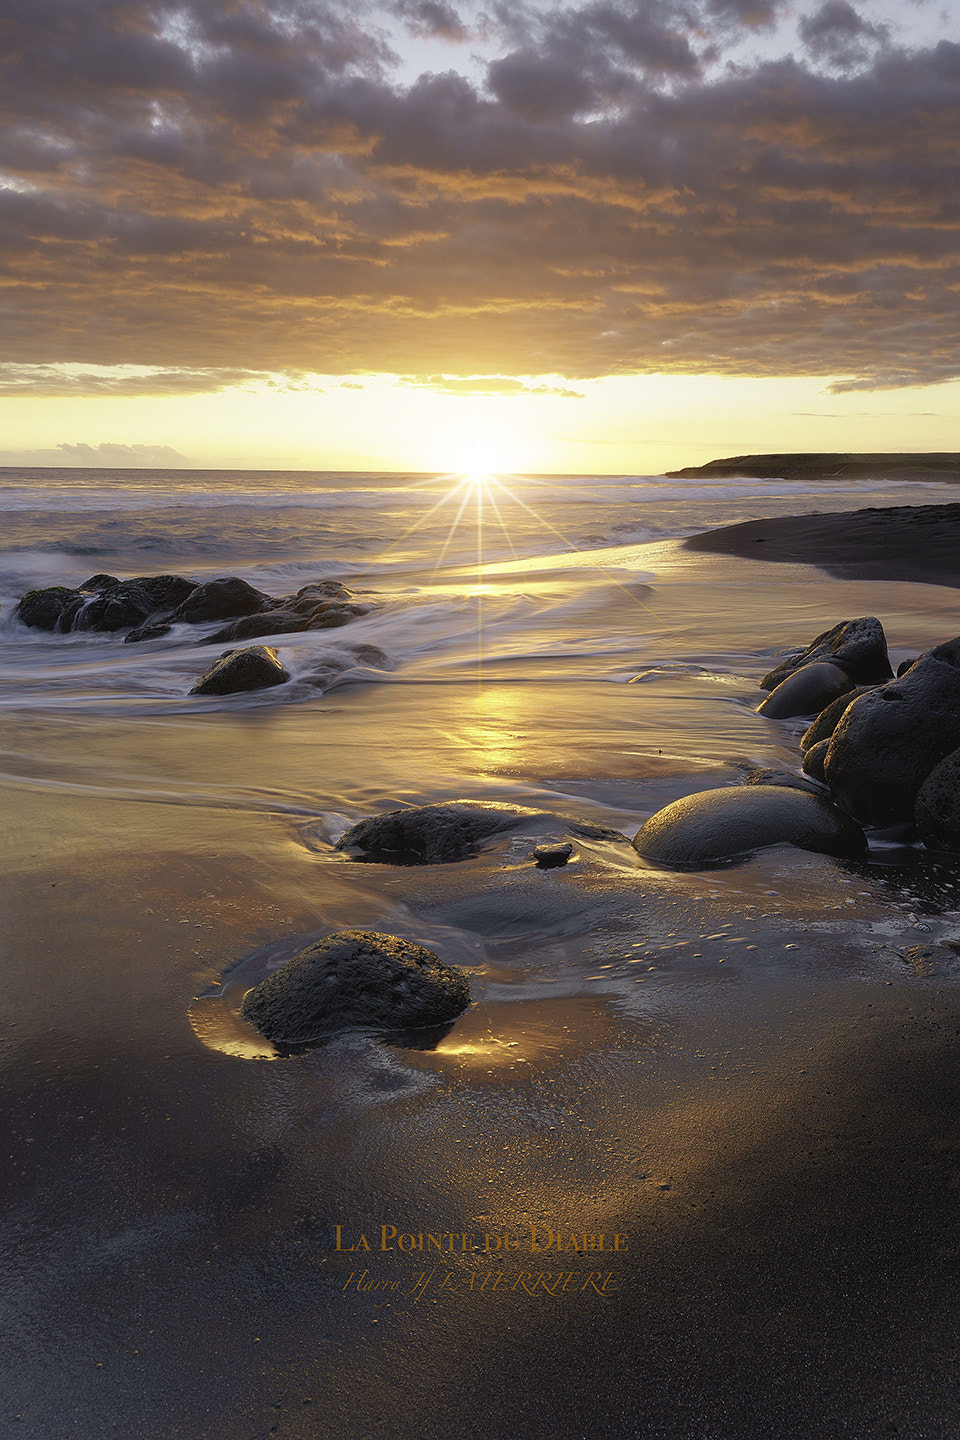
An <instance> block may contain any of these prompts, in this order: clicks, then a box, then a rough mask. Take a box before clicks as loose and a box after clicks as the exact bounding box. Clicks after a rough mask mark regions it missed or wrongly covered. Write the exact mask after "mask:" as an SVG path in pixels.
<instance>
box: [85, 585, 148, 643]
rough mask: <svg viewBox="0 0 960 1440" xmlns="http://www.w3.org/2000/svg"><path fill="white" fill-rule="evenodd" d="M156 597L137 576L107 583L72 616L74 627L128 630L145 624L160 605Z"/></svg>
mask: <svg viewBox="0 0 960 1440" xmlns="http://www.w3.org/2000/svg"><path fill="white" fill-rule="evenodd" d="M156 608H157V607H156V605H155V604H154V602H153V600H152V599H151V598H150V596H149V595H148V594H147V592H146V590H144V589H143V587H142V586H141V585H138V584H137V582H136V581H135V580H125V581H123V582H120V583H118V584H116V585H112V586H109V587H107V586H104V587H103V588H101V590H100V591H99V592H98V593H97V594H96V595H95V596H94V597H93V599H91V600H86V601H85V602H84V604H83V605H82V606H81V607H80V608H79V609H78V610H77V611H76V612H75V614H74V615H73V616H72V624H71V628H72V629H74V630H106V631H114V630H125V629H127V628H128V627H129V626H133V625H142V624H143V623H144V621H145V620H146V619H147V617H148V616H150V615H152V614H153V612H154V610H155V609H156Z"/></svg>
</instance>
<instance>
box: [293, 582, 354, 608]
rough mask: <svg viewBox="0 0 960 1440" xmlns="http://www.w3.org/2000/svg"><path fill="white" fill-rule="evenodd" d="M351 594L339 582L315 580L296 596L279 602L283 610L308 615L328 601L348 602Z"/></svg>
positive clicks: (303, 587) (302, 587)
mask: <svg viewBox="0 0 960 1440" xmlns="http://www.w3.org/2000/svg"><path fill="white" fill-rule="evenodd" d="M350 596H351V592H350V591H349V590H348V589H347V587H346V586H345V585H341V584H340V581H339V580H317V581H315V582H314V583H313V584H312V585H303V586H301V588H300V589H299V590H298V591H297V593H296V595H292V596H286V597H285V598H284V600H283V601H282V602H281V603H282V605H283V607H284V609H290V610H299V611H300V613H301V614H302V615H309V614H310V612H311V610H315V609H316V608H317V606H318V605H324V604H327V603H328V602H329V601H330V600H349V599H350Z"/></svg>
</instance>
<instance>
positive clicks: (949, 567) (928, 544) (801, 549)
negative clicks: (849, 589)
mask: <svg viewBox="0 0 960 1440" xmlns="http://www.w3.org/2000/svg"><path fill="white" fill-rule="evenodd" d="M684 547H685V548H686V549H688V550H699V551H709V552H713V553H714V554H721V555H740V556H743V557H744V558H745V559H750V560H775V561H792V562H794V563H801V564H805V565H816V566H819V568H820V569H822V570H826V571H827V572H828V574H830V575H836V576H838V577H839V578H841V579H844V580H912V581H920V582H922V583H925V584H928V585H950V586H953V587H957V586H960V504H957V505H898V506H893V507H891V508H890V509H867V510H848V511H841V512H840V513H839V514H827V515H821V514H814V515H782V516H780V517H778V518H777V519H774V520H748V521H746V522H745V523H744V524H742V525H726V526H724V527H723V528H722V529H720V530H708V531H706V532H705V533H704V534H702V535H692V536H690V538H689V539H688V540H685V541H684ZM944 638H945V639H949V638H952V637H949V636H945V637H944Z"/></svg>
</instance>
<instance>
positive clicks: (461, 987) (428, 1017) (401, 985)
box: [240, 930, 470, 1047]
mask: <svg viewBox="0 0 960 1440" xmlns="http://www.w3.org/2000/svg"><path fill="white" fill-rule="evenodd" d="M469 1004H470V982H469V980H468V979H467V977H466V975H465V974H464V973H463V971H462V970H458V969H456V968H455V967H453V966H450V965H445V964H444V963H443V961H442V960H440V959H439V958H438V956H436V955H435V954H434V953H433V951H432V950H426V949H424V947H423V946H422V945H416V944H414V943H413V942H412V941H410V940H402V939H400V938H399V937H398V936H396V935H380V934H377V933H376V932H374V931H366V930H339V931H337V932H336V933H335V934H333V935H328V936H327V937H326V938H325V939H323V940H320V941H318V942H317V944H315V945H310V946H308V947H307V949H306V950H301V952H300V954H299V955H295V956H294V958H293V959H292V960H288V961H287V963H286V964H285V965H282V966H281V967H280V969H279V970H277V971H276V972H275V973H274V974H273V975H270V976H268V978H267V979H266V980H263V981H261V982H260V984H259V985H255V986H254V988H253V989H252V990H248V991H247V994H246V995H245V996H244V999H243V1003H242V1005H241V1007H240V1013H241V1014H242V1015H243V1016H244V1017H245V1018H246V1019H247V1020H249V1021H250V1023H251V1025H253V1026H254V1027H255V1028H256V1029H257V1030H259V1031H260V1033H261V1035H266V1037H267V1038H268V1039H269V1040H272V1041H273V1042H274V1043H275V1044H277V1045H279V1046H281V1047H282V1046H300V1045H307V1044H309V1043H310V1042H312V1041H315V1040H319V1039H322V1038H323V1037H325V1036H328V1035H334V1034H337V1033H339V1032H342V1031H345V1030H372V1031H398V1030H414V1029H423V1028H426V1027H428V1026H433V1025H444V1024H446V1023H448V1022H449V1021H450V1020H453V1019H455V1018H456V1017H457V1016H458V1015H459V1014H461V1013H462V1012H463V1011H464V1010H465V1009H466V1008H467V1006H468V1005H469Z"/></svg>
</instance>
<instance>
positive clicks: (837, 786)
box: [804, 640, 960, 825]
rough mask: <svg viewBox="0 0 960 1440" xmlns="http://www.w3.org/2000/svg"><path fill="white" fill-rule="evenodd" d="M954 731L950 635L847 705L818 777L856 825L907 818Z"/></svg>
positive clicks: (959, 675) (956, 657)
mask: <svg viewBox="0 0 960 1440" xmlns="http://www.w3.org/2000/svg"><path fill="white" fill-rule="evenodd" d="M958 737H960V641H958V640H953V641H948V642H947V644H945V645H938V646H937V647H936V649H934V650H930V651H928V653H927V654H925V655H922V656H921V657H920V659H919V660H918V661H917V663H916V664H915V665H913V666H911V668H910V669H909V670H908V671H907V672H906V674H905V675H902V676H901V677H900V678H899V679H898V680H891V681H889V682H888V683H887V684H886V685H880V686H878V687H877V688H876V689H875V690H868V691H867V692H866V693H865V694H863V695H859V696H858V697H857V699H856V700H854V702H853V703H852V705H849V706H848V707H847V710H846V711H845V713H844V714H843V716H842V717H841V720H840V723H839V724H838V725H837V728H836V729H835V730H834V732H833V736H832V737H831V740H830V748H829V749H828V751H827V756H826V761H825V763H824V776H825V778H826V781H827V784H828V785H829V786H830V789H831V790H832V791H833V794H834V797H835V799H836V800H837V801H838V803H839V804H840V805H842V806H843V808H844V809H845V810H848V811H849V812H850V814H851V815H856V816H857V818H858V819H859V820H862V821H863V822H864V823H866V824H869V825H890V824H894V823H897V822H899V821H903V820H909V819H910V817H911V816H912V814H913V807H914V805H915V803H916V800H917V795H918V792H919V790H920V787H921V785H922V784H923V782H924V780H925V779H926V777H927V776H928V775H929V774H930V771H931V770H932V769H933V768H934V766H935V765H938V764H939V763H940V761H941V760H943V759H944V757H945V756H947V755H949V753H950V752H951V750H954V749H956V745H957V739H958ZM808 754H809V751H808ZM804 768H805V769H807V768H808V767H807V765H806V764H805V765H804Z"/></svg>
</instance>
